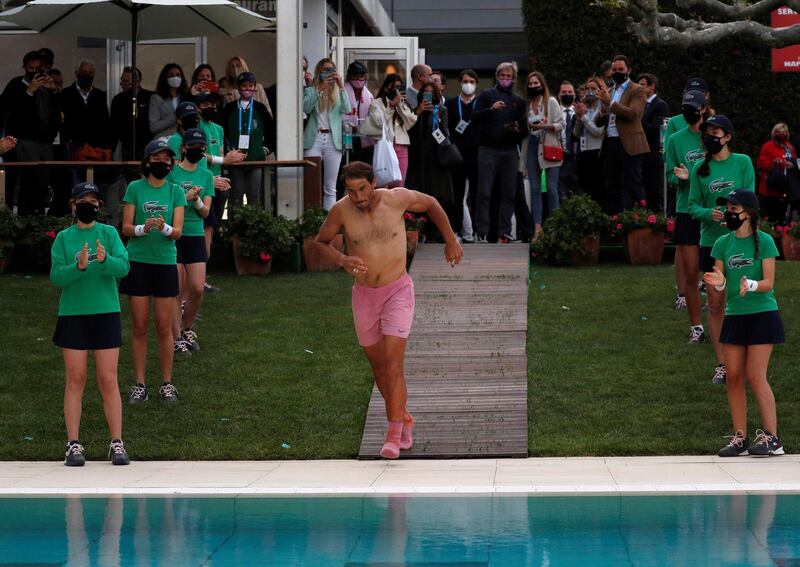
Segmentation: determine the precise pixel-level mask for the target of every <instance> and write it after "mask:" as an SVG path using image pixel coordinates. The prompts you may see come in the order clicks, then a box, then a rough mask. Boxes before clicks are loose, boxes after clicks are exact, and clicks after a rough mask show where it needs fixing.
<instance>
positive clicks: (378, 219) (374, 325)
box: [316, 161, 464, 459]
mask: <svg viewBox="0 0 800 567" xmlns="http://www.w3.org/2000/svg"><path fill="white" fill-rule="evenodd" d="M342 180H343V182H344V185H345V187H346V189H347V196H345V197H344V198H342V199H341V200H340V201H338V202H337V203H336V204H335V205H334V206H333V207H332V208H331V210H330V212H329V213H328V217H327V219H326V220H325V224H323V225H322V228H321V229H320V232H319V236H317V240H316V246H318V247H319V249H320V251H322V252H323V253H324V254H325V256H326V257H327V258H328V259H329V260H330V261H332V262H337V263H338V264H339V265H340V266H342V268H344V270H345V271H346V272H347V273H349V274H351V275H352V276H353V277H354V278H355V284H354V285H353V294H352V301H353V319H354V321H355V327H356V334H357V335H358V342H359V344H360V345H361V346H362V347H363V348H364V352H365V353H366V355H367V358H368V359H369V362H370V364H371V365H372V372H373V374H374V375H375V383H376V384H377V385H378V390H380V393H381V395H382V396H383V400H384V402H385V403H386V417H387V418H388V421H389V429H388V432H387V434H386V442H385V443H384V445H383V448H382V449H381V456H382V457H385V458H387V459H396V458H397V457H398V456H399V455H400V449H410V448H411V445H412V444H413V438H412V428H413V427H414V418H413V417H412V416H411V414H410V413H408V410H407V409H406V399H407V397H408V390H407V389H406V382H405V378H404V375H403V359H404V357H405V350H406V340H407V339H408V335H409V333H410V332H411V323H412V321H413V320H414V282H413V281H412V280H411V278H410V277H409V275H408V273H406V229H405V221H404V219H403V214H404V213H405V212H406V211H411V212H415V213H426V214H427V215H428V217H429V218H430V219H431V221H433V223H434V224H435V225H436V227H437V228H438V229H439V231H440V232H441V233H442V235H443V236H444V239H445V246H444V256H445V260H446V261H447V262H449V263H450V265H451V266H455V264H458V263H459V262H460V261H461V257H462V256H463V255H464V251H463V250H462V248H461V245H460V244H459V243H458V240H456V235H455V234H454V233H453V231H452V230H451V228H450V222H449V221H448V220H447V215H446V214H445V212H444V209H442V207H441V205H440V204H439V202H438V201H437V200H436V199H435V198H433V197H431V196H429V195H425V194H423V193H418V192H417V191H411V190H409V189H404V188H401V187H398V188H396V189H377V188H376V186H375V185H376V183H375V176H374V174H373V171H372V167H371V166H370V165H369V164H366V163H363V162H359V161H356V162H353V163H351V164H349V165H347V166H345V167H344V169H343V171H342ZM340 229H344V237H345V239H346V240H347V250H348V252H349V253H350V255H349V256H346V255H344V254H342V253H341V252H339V251H338V250H336V249H334V248H333V247H331V246H330V243H331V241H332V240H333V239H334V238H335V237H336V235H337V234H339V231H340Z"/></svg>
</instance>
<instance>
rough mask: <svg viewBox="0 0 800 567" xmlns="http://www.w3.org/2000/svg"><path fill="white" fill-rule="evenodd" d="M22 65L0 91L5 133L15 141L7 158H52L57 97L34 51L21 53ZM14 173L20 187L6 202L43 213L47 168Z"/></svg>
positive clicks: (24, 211) (28, 211) (58, 122)
mask: <svg viewBox="0 0 800 567" xmlns="http://www.w3.org/2000/svg"><path fill="white" fill-rule="evenodd" d="M22 68H23V70H24V71H25V74H24V75H23V76H22V77H20V78H19V80H14V79H12V80H11V82H10V83H9V84H8V85H7V86H6V88H5V90H4V91H3V94H2V101H3V108H4V112H5V113H6V115H5V133H6V134H7V135H8V136H10V137H11V138H13V139H14V140H15V142H16V143H15V144H14V145H15V146H16V147H14V148H13V152H12V153H11V155H10V159H11V160H15V161H50V160H52V159H53V145H52V144H53V140H54V139H55V137H56V135H57V134H58V130H59V127H60V126H61V114H60V112H59V107H58V101H57V99H56V97H55V95H54V94H53V92H52V91H51V90H50V89H49V88H48V86H49V85H50V78H49V76H48V75H46V74H45V73H43V72H42V60H41V55H40V54H39V52H38V51H30V52H28V53H26V54H25V56H24V57H23V59H22ZM9 149H10V148H9ZM7 151H8V150H7ZM6 157H7V158H8V157H9V156H6ZM15 177H16V179H17V180H18V181H19V183H20V191H19V194H18V196H16V195H14V192H13V191H12V192H11V193H10V195H9V196H10V198H9V199H8V205H9V206H13V205H17V210H18V212H19V214H33V213H40V214H41V213H44V209H45V207H46V206H47V203H48V187H49V185H50V170H48V169H46V168H41V167H31V168H25V169H23V170H22V171H20V172H19V173H18V174H15ZM9 181H10V183H9V186H10V187H13V186H14V183H13V182H12V181H11V180H9Z"/></svg>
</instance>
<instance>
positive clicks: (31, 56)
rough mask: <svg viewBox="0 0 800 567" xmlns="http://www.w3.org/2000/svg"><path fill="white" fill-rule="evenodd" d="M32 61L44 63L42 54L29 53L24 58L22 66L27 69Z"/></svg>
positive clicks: (36, 52)
mask: <svg viewBox="0 0 800 567" xmlns="http://www.w3.org/2000/svg"><path fill="white" fill-rule="evenodd" d="M31 61H39V62H40V63H41V62H42V54H41V53H39V52H38V51H28V52H27V53H26V54H25V56H24V57H23V58H22V66H23V67H25V66H27V65H28V63H30V62H31Z"/></svg>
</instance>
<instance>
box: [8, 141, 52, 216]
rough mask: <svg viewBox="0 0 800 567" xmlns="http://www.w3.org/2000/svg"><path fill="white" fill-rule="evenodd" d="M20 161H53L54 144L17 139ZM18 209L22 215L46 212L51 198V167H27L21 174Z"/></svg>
mask: <svg viewBox="0 0 800 567" xmlns="http://www.w3.org/2000/svg"><path fill="white" fill-rule="evenodd" d="M16 152H17V154H16V157H17V160H18V161H52V160H53V145H52V144H46V143H44V142H35V141H33V140H25V139H21V140H18V141H17V147H16ZM18 179H19V193H18V197H17V207H18V209H17V211H18V213H19V214H21V215H30V214H44V209H45V207H46V206H47V205H48V202H49V200H50V169H49V168H46V167H26V168H24V169H23V170H22V171H20V174H19V178H18Z"/></svg>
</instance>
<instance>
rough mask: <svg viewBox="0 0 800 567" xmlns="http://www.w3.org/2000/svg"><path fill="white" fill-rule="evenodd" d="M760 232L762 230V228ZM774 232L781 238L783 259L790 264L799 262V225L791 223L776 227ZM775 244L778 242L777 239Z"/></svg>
mask: <svg viewBox="0 0 800 567" xmlns="http://www.w3.org/2000/svg"><path fill="white" fill-rule="evenodd" d="M761 230H764V227H763V226H762V227H761ZM775 230H776V231H777V232H778V233H779V234H780V236H781V238H780V241H781V243H782V244H783V259H784V260H788V261H791V262H797V261H798V260H800V224H798V223H797V222H793V223H792V224H790V225H787V226H778V227H776V228H775ZM765 232H766V231H765ZM775 242H776V243H777V242H778V239H777V238H776V239H775Z"/></svg>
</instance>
